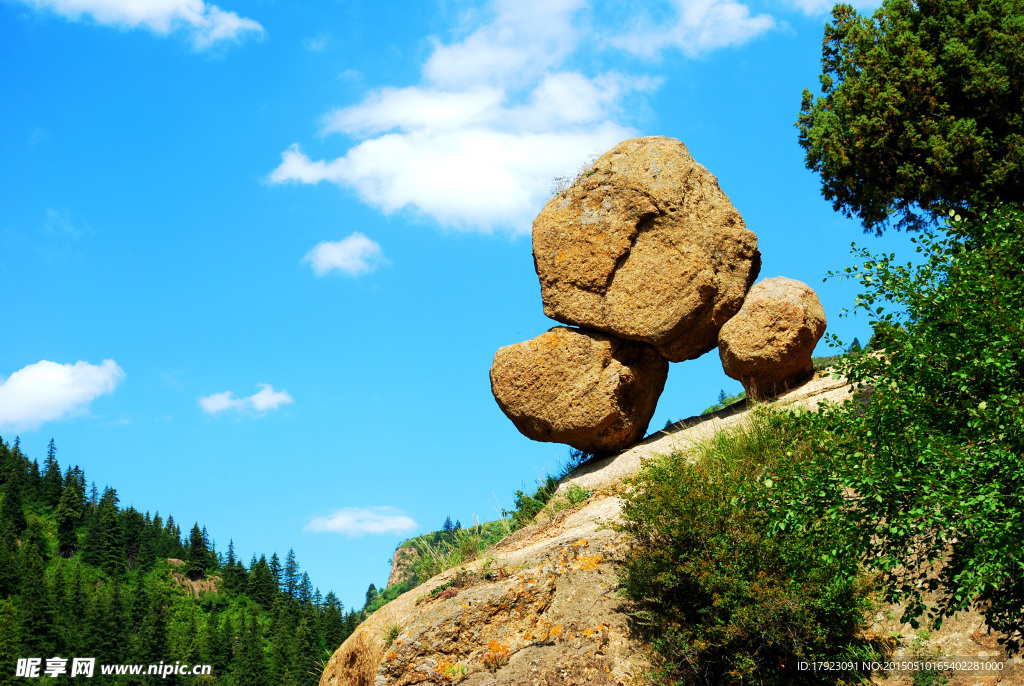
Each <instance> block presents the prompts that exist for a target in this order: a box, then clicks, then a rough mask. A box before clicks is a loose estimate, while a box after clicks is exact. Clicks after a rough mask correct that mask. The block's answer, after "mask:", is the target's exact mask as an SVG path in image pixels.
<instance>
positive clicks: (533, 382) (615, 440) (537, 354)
mask: <svg viewBox="0 0 1024 686" xmlns="http://www.w3.org/2000/svg"><path fill="white" fill-rule="evenodd" d="M667 375H668V363H667V362H666V361H665V359H664V358H663V357H661V355H659V354H658V353H657V352H656V351H655V350H654V349H653V348H651V347H650V346H648V345H646V344H644V343H639V342H636V341H626V340H622V339H620V338H617V337H615V336H611V335H608V334H604V333H598V332H595V331H587V330H577V329H569V328H566V327H562V326H557V327H555V328H553V329H550V330H549V331H547V332H545V333H543V334H541V335H540V336H538V337H537V338H534V339H532V340H529V341H525V342H523V343H518V344H516V345H510V346H506V347H504V348H501V349H499V350H498V352H497V354H495V356H494V363H493V365H492V366H491V391H492V392H493V393H494V398H495V399H496V400H497V401H498V405H499V406H500V407H501V409H502V411H503V412H504V413H505V414H506V415H507V416H508V418H509V419H511V420H512V422H513V423H514V424H515V425H516V428H517V429H519V431H521V432H522V433H523V434H524V435H526V436H527V437H529V438H532V439H533V440H535V441H550V442H556V443H567V444H569V445H571V446H573V447H575V448H578V449H580V450H584V451H586V452H590V453H608V452H614V451H617V450H621V449H622V448H625V447H627V446H629V445H632V444H633V443H635V442H636V441H638V440H640V439H641V438H643V436H644V433H645V432H646V431H647V424H648V422H650V421H651V417H652V416H653V414H654V408H655V406H656V405H657V403H658V396H660V395H661V391H662V389H663V388H664V387H665V378H666V377H667Z"/></svg>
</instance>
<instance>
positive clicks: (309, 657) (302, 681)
mask: <svg viewBox="0 0 1024 686" xmlns="http://www.w3.org/2000/svg"><path fill="white" fill-rule="evenodd" d="M292 654H293V655H294V656H295V658H294V659H295V662H294V674H295V681H296V682H297V684H298V685H299V686H316V685H317V684H318V683H319V681H320V668H319V665H318V664H317V658H319V657H320V644H319V641H318V640H317V635H316V629H315V627H314V625H313V622H312V621H311V620H310V618H309V617H303V618H302V619H301V620H300V621H299V625H298V627H296V629H295V639H294V642H293V646H292Z"/></svg>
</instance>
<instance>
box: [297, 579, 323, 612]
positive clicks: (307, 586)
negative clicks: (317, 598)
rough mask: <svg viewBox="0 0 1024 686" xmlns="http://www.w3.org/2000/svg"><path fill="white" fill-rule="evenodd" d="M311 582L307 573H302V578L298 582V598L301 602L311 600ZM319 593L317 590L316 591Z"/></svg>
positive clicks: (304, 602)
mask: <svg viewBox="0 0 1024 686" xmlns="http://www.w3.org/2000/svg"><path fill="white" fill-rule="evenodd" d="M312 587H313V583H312V582H311V581H310V580H309V574H307V573H306V572H303V573H302V580H301V581H300V582H299V590H298V600H299V602H300V603H302V604H306V603H310V602H312V600H313V593H312ZM318 593H319V591H318Z"/></svg>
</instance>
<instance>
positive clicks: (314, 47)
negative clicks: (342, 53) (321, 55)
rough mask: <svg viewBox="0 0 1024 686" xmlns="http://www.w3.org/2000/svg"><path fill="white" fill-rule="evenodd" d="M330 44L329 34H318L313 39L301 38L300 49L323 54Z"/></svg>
mask: <svg viewBox="0 0 1024 686" xmlns="http://www.w3.org/2000/svg"><path fill="white" fill-rule="evenodd" d="M330 44H331V34H329V33H319V34H317V35H316V37H314V38H303V39H302V47H304V48H306V50H309V51H310V52H323V51H324V50H326V49H327V47H328V46H329V45H330Z"/></svg>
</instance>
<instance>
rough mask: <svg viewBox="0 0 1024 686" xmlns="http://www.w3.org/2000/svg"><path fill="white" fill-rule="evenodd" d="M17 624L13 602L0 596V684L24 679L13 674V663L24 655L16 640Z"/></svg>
mask: <svg viewBox="0 0 1024 686" xmlns="http://www.w3.org/2000/svg"><path fill="white" fill-rule="evenodd" d="M18 624H19V623H18V612H17V610H15V608H14V603H13V602H11V601H10V600H6V599H4V598H0V686H15V685H16V684H19V683H21V682H23V681H24V680H23V679H20V678H17V677H15V676H14V665H15V663H16V662H17V661H18V658H21V657H25V654H24V653H23V652H22V650H21V642H20V641H19V640H18V635H19V633H20V631H19V626H18Z"/></svg>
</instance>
